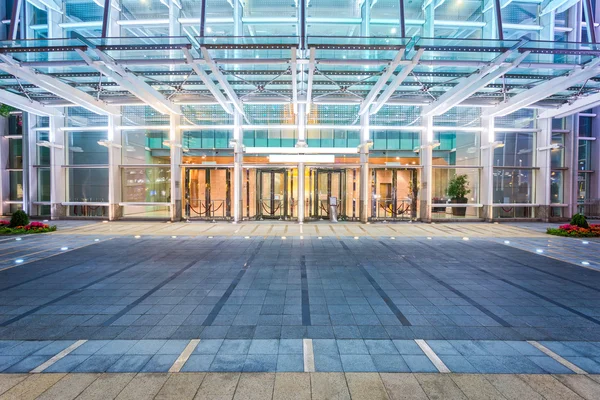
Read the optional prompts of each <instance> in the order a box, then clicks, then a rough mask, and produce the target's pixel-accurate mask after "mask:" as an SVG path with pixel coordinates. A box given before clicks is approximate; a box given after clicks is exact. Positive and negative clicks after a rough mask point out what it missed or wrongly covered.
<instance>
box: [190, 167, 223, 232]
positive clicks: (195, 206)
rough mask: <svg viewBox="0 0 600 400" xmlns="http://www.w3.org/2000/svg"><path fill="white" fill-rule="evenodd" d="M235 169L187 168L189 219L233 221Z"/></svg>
mask: <svg viewBox="0 0 600 400" xmlns="http://www.w3.org/2000/svg"><path fill="white" fill-rule="evenodd" d="M232 173H233V168H186V170H185V214H186V217H187V218H188V219H203V220H217V219H221V220H227V219H231V216H232V212H231V177H232Z"/></svg>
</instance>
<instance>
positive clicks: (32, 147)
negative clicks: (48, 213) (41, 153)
mask: <svg viewBox="0 0 600 400" xmlns="http://www.w3.org/2000/svg"><path fill="white" fill-rule="evenodd" d="M23 118H27V128H28V129H27V134H25V131H23V179H24V178H25V170H27V177H28V182H27V197H25V193H23V209H26V210H27V211H26V212H27V213H28V214H29V215H32V214H34V204H33V203H34V202H36V201H37V200H38V179H37V171H36V169H35V168H34V167H33V165H34V164H35V163H36V159H37V157H36V156H37V144H36V142H37V132H35V131H34V130H33V129H35V128H36V127H37V117H36V116H35V115H33V114H30V113H23ZM25 153H27V155H25ZM25 162H27V164H25ZM23 187H25V182H23ZM35 214H36V215H37V213H35Z"/></svg>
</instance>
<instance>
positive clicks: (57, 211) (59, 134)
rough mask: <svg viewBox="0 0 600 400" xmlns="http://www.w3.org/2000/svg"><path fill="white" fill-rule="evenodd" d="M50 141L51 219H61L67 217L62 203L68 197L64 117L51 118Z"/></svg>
mask: <svg viewBox="0 0 600 400" xmlns="http://www.w3.org/2000/svg"><path fill="white" fill-rule="evenodd" d="M49 126H50V131H49V134H48V141H49V142H50V143H51V145H52V147H50V218H51V219H53V220H56V219H61V218H63V217H65V216H66V215H67V207H66V206H63V204H62V203H64V201H65V196H66V179H65V171H64V170H63V167H62V166H63V164H66V162H65V134H64V132H63V131H62V130H61V128H62V127H64V126H65V118H64V117H50V125H49Z"/></svg>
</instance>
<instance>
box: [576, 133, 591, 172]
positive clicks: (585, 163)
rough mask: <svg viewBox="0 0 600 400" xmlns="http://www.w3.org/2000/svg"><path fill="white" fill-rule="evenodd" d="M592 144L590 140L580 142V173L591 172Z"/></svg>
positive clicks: (578, 166)
mask: <svg viewBox="0 0 600 400" xmlns="http://www.w3.org/2000/svg"><path fill="white" fill-rule="evenodd" d="M591 145H592V142H591V141H589V140H580V141H579V151H578V153H577V154H578V157H579V158H578V161H577V169H578V170H580V171H589V170H591V155H592V146H591Z"/></svg>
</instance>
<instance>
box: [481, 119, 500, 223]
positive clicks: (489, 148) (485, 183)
mask: <svg viewBox="0 0 600 400" xmlns="http://www.w3.org/2000/svg"><path fill="white" fill-rule="evenodd" d="M481 125H482V127H483V132H481V165H482V166H483V170H482V171H481V180H480V182H481V188H480V197H481V204H483V210H482V215H481V218H484V219H485V220H486V221H488V222H491V221H492V220H493V218H494V208H493V204H494V145H493V143H494V141H495V140H496V136H495V133H494V117H486V116H483V117H481Z"/></svg>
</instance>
